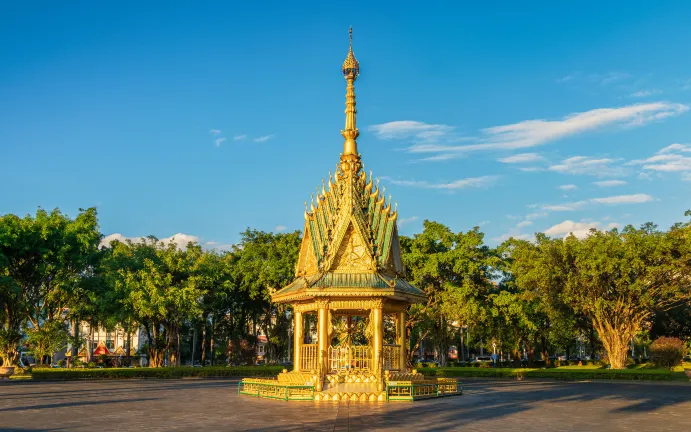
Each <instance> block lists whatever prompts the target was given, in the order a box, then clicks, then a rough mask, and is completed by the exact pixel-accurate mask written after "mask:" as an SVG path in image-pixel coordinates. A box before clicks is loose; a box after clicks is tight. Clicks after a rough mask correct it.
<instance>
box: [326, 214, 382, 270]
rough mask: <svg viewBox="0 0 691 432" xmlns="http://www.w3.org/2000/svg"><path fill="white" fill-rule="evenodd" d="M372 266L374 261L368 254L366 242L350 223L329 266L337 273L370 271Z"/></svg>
mask: <svg viewBox="0 0 691 432" xmlns="http://www.w3.org/2000/svg"><path fill="white" fill-rule="evenodd" d="M373 266H374V261H373V260H372V257H371V256H370V254H369V251H368V248H367V244H366V243H365V242H364V240H363V239H362V237H361V236H360V235H359V234H358V233H356V232H355V228H354V227H353V225H352V224H351V225H350V226H349V227H348V231H347V232H346V235H345V236H344V238H343V242H342V243H341V246H340V247H339V248H338V252H337V253H336V257H335V258H334V261H333V265H332V266H331V268H332V269H333V271H334V272H338V273H341V272H348V273H362V272H369V271H371V270H372V268H373Z"/></svg>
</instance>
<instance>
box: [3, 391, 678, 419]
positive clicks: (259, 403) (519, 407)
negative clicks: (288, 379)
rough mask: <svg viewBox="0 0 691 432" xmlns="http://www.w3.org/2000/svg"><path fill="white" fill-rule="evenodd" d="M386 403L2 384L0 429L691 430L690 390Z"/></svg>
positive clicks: (486, 395) (469, 394)
mask: <svg viewBox="0 0 691 432" xmlns="http://www.w3.org/2000/svg"><path fill="white" fill-rule="evenodd" d="M464 388H465V394H464V395H462V396H454V397H448V398H442V399H436V400H426V401H418V402H390V403H347V402H341V403H337V402H321V403H317V402H284V401H274V400H264V399H255V398H252V397H245V396H238V395H237V381H235V380H131V381H81V382H78V381H77V382H75V381H72V382H44V383H40V382H0V430H2V431H39V430H41V431H44V430H45V431H93V430H99V431H110V430H113V431H114V430H119V431H129V430H132V431H154V430H155V431H169V430H181V431H184V430H191V431H202V430H203V431H210V430H219V431H236V430H237V431H240V430H242V431H284V430H285V431H300V430H323V431H346V430H352V431H363V430H386V431H402V430H406V431H409V430H410V431H414V430H424V431H449V430H463V431H488V430H492V431H494V430H501V431H535V430H541V431H550V432H555V431H588V432H591V431H676V432H679V431H688V430H691V385H687V384H685V383H677V384H674V383H672V384H656V383H647V382H646V383H618V382H617V383H612V382H577V383H575V382H572V383H562V382H543V381H539V382H536V381H523V382H517V381H489V380H482V381H481V380H476V381H468V382H467V383H465V386H464Z"/></svg>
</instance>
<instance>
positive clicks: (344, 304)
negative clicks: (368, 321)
mask: <svg viewBox="0 0 691 432" xmlns="http://www.w3.org/2000/svg"><path fill="white" fill-rule="evenodd" d="M330 307H331V309H333V310H369V309H377V308H382V307H384V301H383V300H382V299H380V298H378V299H371V300H332V301H331V303H330Z"/></svg>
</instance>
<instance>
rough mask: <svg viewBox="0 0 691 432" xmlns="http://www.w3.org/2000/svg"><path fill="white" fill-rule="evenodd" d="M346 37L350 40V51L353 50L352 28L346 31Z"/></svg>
mask: <svg viewBox="0 0 691 432" xmlns="http://www.w3.org/2000/svg"><path fill="white" fill-rule="evenodd" d="M348 37H349V38H350V49H351V50H352V49H353V26H350V30H348Z"/></svg>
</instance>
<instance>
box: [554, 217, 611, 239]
mask: <svg viewBox="0 0 691 432" xmlns="http://www.w3.org/2000/svg"><path fill="white" fill-rule="evenodd" d="M618 227H619V224H617V223H609V224H607V225H606V226H605V227H604V229H612V228H618ZM591 229H603V228H602V224H601V223H600V222H586V221H583V222H574V221H572V220H565V221H564V222H561V223H558V224H556V225H553V226H551V227H549V228H547V229H546V230H545V231H544V233H545V234H547V235H548V236H553V237H566V236H568V235H569V234H573V235H574V236H576V237H578V238H584V237H587V236H588V234H589V233H590V230H591Z"/></svg>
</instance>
